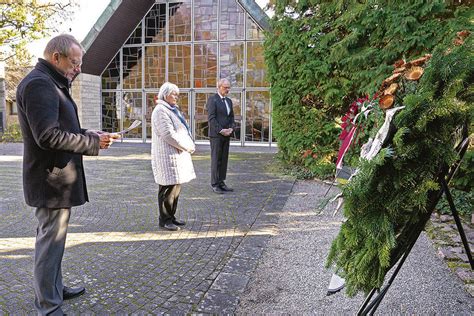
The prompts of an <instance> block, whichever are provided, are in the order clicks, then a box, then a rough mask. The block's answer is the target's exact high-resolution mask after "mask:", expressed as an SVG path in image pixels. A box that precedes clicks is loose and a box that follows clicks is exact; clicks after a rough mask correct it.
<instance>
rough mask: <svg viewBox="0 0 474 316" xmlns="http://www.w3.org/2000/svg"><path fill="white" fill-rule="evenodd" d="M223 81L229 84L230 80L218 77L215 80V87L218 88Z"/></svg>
mask: <svg viewBox="0 0 474 316" xmlns="http://www.w3.org/2000/svg"><path fill="white" fill-rule="evenodd" d="M224 82H227V83H228V84H229V85H230V80H229V79H227V78H221V79H219V80H218V81H217V89H219V87H220V86H222V84H223V83H224Z"/></svg>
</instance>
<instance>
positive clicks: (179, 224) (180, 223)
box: [172, 218, 186, 226]
mask: <svg viewBox="0 0 474 316" xmlns="http://www.w3.org/2000/svg"><path fill="white" fill-rule="evenodd" d="M172 223H173V224H175V225H178V226H184V225H186V222H185V221H180V220H179V219H176V218H175V219H173V220H172Z"/></svg>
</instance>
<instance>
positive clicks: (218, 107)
mask: <svg viewBox="0 0 474 316" xmlns="http://www.w3.org/2000/svg"><path fill="white" fill-rule="evenodd" d="M225 99H226V100H227V102H228V103H229V106H230V114H227V107H226V105H225V103H224V101H223V100H222V99H221V97H220V95H219V94H218V93H216V94H215V95H213V96H212V97H210V98H209V100H207V104H206V107H207V117H208V121H209V137H225V136H223V135H222V134H219V132H220V131H221V130H222V129H226V128H234V127H235V122H234V109H233V105H232V100H231V99H230V98H225ZM228 137H230V136H228Z"/></svg>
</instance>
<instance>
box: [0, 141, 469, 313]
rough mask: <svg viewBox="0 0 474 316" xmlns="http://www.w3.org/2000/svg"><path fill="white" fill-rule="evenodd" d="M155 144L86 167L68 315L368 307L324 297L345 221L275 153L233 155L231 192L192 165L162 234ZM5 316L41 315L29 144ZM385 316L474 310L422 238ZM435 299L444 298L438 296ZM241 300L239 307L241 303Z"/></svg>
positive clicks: (9, 203) (201, 162) (8, 242)
mask: <svg viewBox="0 0 474 316" xmlns="http://www.w3.org/2000/svg"><path fill="white" fill-rule="evenodd" d="M149 151H150V149H149V145H144V144H133V145H130V144H115V145H114V146H113V147H112V148H111V149H110V150H108V151H104V155H102V156H99V157H89V158H86V175H87V180H88V185H89V192H90V198H91V203H87V204H86V205H85V206H83V207H78V208H75V209H74V210H73V214H72V217H71V223H70V230H69V234H68V240H67V249H66V253H65V257H64V261H63V272H64V277H65V282H66V284H68V285H72V286H74V285H85V286H86V288H87V293H86V294H85V295H84V296H82V297H80V298H78V299H74V300H71V301H66V302H65V305H64V310H65V312H67V313H68V314H73V315H74V314H86V315H87V314H97V315H103V314H110V313H119V314H132V313H134V314H136V315H142V314H159V313H166V314H180V315H181V314H185V313H198V314H230V313H237V314H268V313H270V314H341V313H345V314H355V312H356V310H357V307H358V305H359V304H360V303H361V301H362V297H361V296H357V297H355V298H353V299H349V298H346V297H344V295H343V294H342V293H339V294H336V295H333V296H330V297H326V296H325V292H326V287H327V283H328V281H329V277H330V273H329V272H328V271H326V270H325V269H324V268H323V265H324V261H325V257H326V254H327V249H328V248H329V244H330V242H331V240H332V238H333V236H335V234H336V233H337V230H338V225H339V224H340V220H341V217H336V218H333V217H332V214H331V213H332V212H331V211H330V210H326V211H325V212H323V213H321V214H317V213H315V212H314V205H316V204H317V203H318V201H319V200H320V199H321V197H322V195H323V192H324V191H325V190H326V189H325V185H324V184H321V183H318V182H307V181H304V182H296V185H295V182H294V180H293V179H291V178H286V177H282V176H277V175H275V174H274V173H272V172H271V161H272V159H273V155H274V152H275V150H274V149H271V148H268V147H254V148H241V147H232V148H231V161H230V164H229V174H228V184H229V185H230V186H232V187H234V188H235V189H236V191H235V192H234V193H231V194H226V195H216V194H213V193H211V190H210V187H209V165H210V161H209V148H208V147H207V146H199V147H198V151H197V153H196V154H195V155H194V163H195V168H196V173H197V176H198V179H196V180H194V181H192V182H191V183H188V184H186V185H184V186H183V191H182V195H181V198H180V204H179V215H180V217H181V218H182V219H184V220H186V221H187V222H188V225H187V226H186V229H184V230H181V231H179V232H177V233H176V232H173V233H172V232H167V231H163V230H161V229H159V228H158V216H157V206H156V185H155V184H154V183H153V177H152V173H151V168H150V161H149V160H150V156H149ZM0 218H1V221H0V314H2V313H16V314H25V313H34V311H33V305H32V302H33V289H32V286H31V279H32V256H33V246H34V231H35V227H36V219H35V218H34V213H33V211H32V209H31V208H29V207H27V206H26V205H24V202H23V194H22V189H21V144H7V145H5V144H3V145H2V144H0ZM415 248H416V249H414V251H413V253H412V254H411V255H410V257H409V260H408V261H407V263H406V265H405V267H404V268H403V270H402V274H401V275H400V276H399V280H397V282H396V284H394V285H393V286H392V288H391V289H390V291H389V292H388V294H387V296H386V299H385V300H384V302H383V303H382V306H381V307H380V311H383V312H389V313H391V314H400V313H405V314H406V313H408V314H426V313H429V314H433V313H439V314H465V315H467V314H473V312H474V302H473V300H472V297H470V296H469V295H468V294H467V293H466V292H465V291H464V290H463V287H462V284H461V282H460V281H459V280H458V279H457V278H456V276H454V275H452V274H451V272H450V271H449V270H448V269H447V267H446V265H445V263H444V262H443V261H442V260H440V259H439V258H438V257H436V255H435V250H434V249H433V247H432V245H431V243H430V241H429V240H427V239H426V238H422V239H421V240H420V242H419V243H418V244H417V246H416V247H415ZM437 293H438V294H437ZM239 302H240V303H239Z"/></svg>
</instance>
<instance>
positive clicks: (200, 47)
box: [193, 43, 217, 88]
mask: <svg viewBox="0 0 474 316" xmlns="http://www.w3.org/2000/svg"><path fill="white" fill-rule="evenodd" d="M193 70H194V87H195V88H215V87H216V83H217V82H216V79H217V44H216V43H207V44H195V45H194V68H193Z"/></svg>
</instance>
